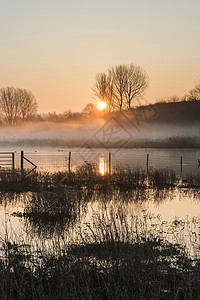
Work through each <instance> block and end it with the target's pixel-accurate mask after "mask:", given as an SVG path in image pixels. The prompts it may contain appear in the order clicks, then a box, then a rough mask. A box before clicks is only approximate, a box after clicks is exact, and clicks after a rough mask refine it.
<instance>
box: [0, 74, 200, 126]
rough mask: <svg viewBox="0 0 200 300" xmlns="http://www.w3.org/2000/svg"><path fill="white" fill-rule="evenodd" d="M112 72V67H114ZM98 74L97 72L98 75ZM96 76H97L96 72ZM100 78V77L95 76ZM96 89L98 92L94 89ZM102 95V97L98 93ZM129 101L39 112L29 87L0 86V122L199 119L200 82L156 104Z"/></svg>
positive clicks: (171, 121) (177, 121) (179, 120)
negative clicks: (129, 103)
mask: <svg viewBox="0 0 200 300" xmlns="http://www.w3.org/2000/svg"><path fill="white" fill-rule="evenodd" d="M113 72H114V71H113ZM99 76H100V75H99ZM97 77H98V76H97ZM98 78H99V77H98ZM96 93H97V92H96ZM101 99H103V98H102V97H101ZM131 99H132V100H131V105H132V106H131V105H129V106H126V107H124V106H120V110H119V108H118V107H117V106H116V108H113V109H112V110H111V111H110V108H109V107H110V106H108V108H107V109H105V110H104V111H99V110H98V109H97V106H96V104H94V103H88V104H87V105H86V106H85V107H84V108H83V110H82V111H81V112H72V111H71V110H66V111H64V112H63V113H56V112H53V113H45V114H38V111H37V101H36V99H35V97H34V96H33V94H32V93H31V92H30V91H27V90H25V89H20V88H14V87H7V88H1V89H0V125H17V124H21V123H27V122H46V121H47V122H60V123H64V122H70V121H80V122H87V121H88V120H89V121H91V120H92V119H94V120H95V119H97V118H109V117H110V116H117V118H122V119H123V117H121V115H123V114H125V115H128V118H129V119H135V120H136V123H137V122H139V119H142V120H143V121H148V122H162V123H172V124H173V123H182V122H199V115H200V82H199V83H198V84H196V85H195V87H194V88H193V89H191V90H190V91H189V92H188V93H187V94H186V95H185V96H184V97H182V98H179V97H176V96H173V97H170V98H163V99H161V100H159V101H158V102H157V103H155V104H149V105H141V102H140V101H139V99H138V101H136V100H137V99H136V98H134V97H133V98H131Z"/></svg>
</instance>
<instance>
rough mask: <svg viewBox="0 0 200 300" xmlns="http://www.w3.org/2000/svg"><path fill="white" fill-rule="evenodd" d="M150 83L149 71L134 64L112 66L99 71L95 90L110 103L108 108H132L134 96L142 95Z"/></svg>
mask: <svg viewBox="0 0 200 300" xmlns="http://www.w3.org/2000/svg"><path fill="white" fill-rule="evenodd" d="M148 85H149V77H148V75H147V73H146V72H145V71H144V70H143V69H142V68H141V67H139V66H137V65H134V64H129V65H118V66H115V67H112V68H110V69H109V70H108V72H107V73H98V74H97V75H96V81H95V84H94V87H93V92H94V94H95V96H96V97H98V99H99V100H101V101H104V102H106V103H107V105H108V110H109V111H111V110H118V109H119V110H120V111H122V109H123V108H127V107H128V108H129V109H130V108H131V107H132V103H133V100H134V98H136V97H138V96H141V95H142V94H143V93H144V91H145V89H146V88H147V87H148Z"/></svg>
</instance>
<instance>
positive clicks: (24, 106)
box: [0, 87, 37, 125]
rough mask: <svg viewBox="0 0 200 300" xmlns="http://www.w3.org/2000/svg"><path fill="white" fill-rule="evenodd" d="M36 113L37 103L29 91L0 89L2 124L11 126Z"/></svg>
mask: <svg viewBox="0 0 200 300" xmlns="http://www.w3.org/2000/svg"><path fill="white" fill-rule="evenodd" d="M36 113H37V102H36V99H35V97H34V96H33V94H32V93H31V92H30V91H27V90H24V89H19V88H14V87H7V88H1V89H0V114H1V118H2V120H3V122H4V123H6V124H9V125H13V124H16V123H19V122H21V121H25V120H29V119H31V118H32V117H33V116H35V115H36Z"/></svg>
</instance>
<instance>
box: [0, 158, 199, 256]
mask: <svg viewBox="0 0 200 300" xmlns="http://www.w3.org/2000/svg"><path fill="white" fill-rule="evenodd" d="M103 162H104V161H103ZM103 166H104V165H103ZM103 170H104V173H103V174H105V167H104V168H103ZM0 195H1V201H0V203H1V206H0V217H1V218H2V220H4V215H5V211H6V214H7V213H8V216H10V217H9V219H10V224H11V225H12V226H13V230H14V231H15V234H16V236H18V235H19V234H18V226H19V220H20V222H21V227H23V229H24V232H25V234H27V235H28V236H31V237H32V239H33V242H34V239H37V238H39V239H40V240H41V242H42V241H44V240H47V239H48V240H49V239H53V238H56V237H61V236H64V238H65V240H67V241H69V242H70V243H72V241H73V240H72V239H74V242H75V243H77V241H78V239H80V231H79V230H81V234H82V236H83V233H84V236H85V237H84V238H85V239H86V236H88V238H89V239H90V238H91V236H90V233H91V232H92V231H93V229H94V226H95V228H96V229H95V230H97V229H98V230H100V232H99V236H98V238H100V237H101V235H102V232H103V236H104V235H105V236H106V234H107V233H105V232H104V231H101V228H102V227H101V226H104V227H105V228H107V226H109V228H112V231H111V233H112V232H114V228H115V225H116V226H118V227H116V228H117V231H116V233H117V235H118V236H120V240H121V235H122V234H123V233H124V232H125V231H124V230H125V229H126V228H124V229H123V230H122V231H121V228H122V225H123V226H125V225H126V224H127V226H128V227H129V226H131V228H132V227H133V225H134V224H135V225H137V226H139V224H140V223H141V222H142V223H141V226H143V227H144V230H145V232H147V233H148V234H151V235H153V234H155V236H160V235H162V237H163V238H166V239H168V240H170V242H180V243H181V244H182V245H185V244H187V247H188V248H190V252H193V255H194V253H195V251H197V250H195V249H196V248H194V249H193V251H191V248H192V246H191V245H195V244H196V245H198V244H199V237H200V235H199V228H200V227H199V222H200V215H199V203H200V202H199V201H200V191H198V190H192V189H190V190H189V189H163V190H156V189H134V190H132V191H129V192H127V191H124V192H120V190H117V191H115V190H112V191H111V190H110V191H109V192H108V191H107V192H105V191H102V190H101V189H97V190H87V189H82V190H79V189H68V190H67V191H65V193H64V194H62V196H60V197H57V195H56V193H51V192H48V193H30V192H29V193H21V194H15V195H11V194H9V193H4V194H3V193H1V194H0ZM11 200H12V201H11ZM13 204H14V205H13ZM13 212H19V213H15V214H14V215H13ZM14 216H15V217H14ZM124 220H126V221H127V223H124ZM133 220H136V221H134V222H133ZM111 221H112V222H111ZM119 222H120V223H119ZM118 223H119V224H118ZM88 224H89V225H88ZM120 226H121V227H120ZM88 228H89V230H88ZM132 229H133V231H134V230H135V229H134V228H132ZM141 230H142V229H141ZM3 231H4V227H2V228H1V234H2V233H3ZM77 232H78V233H77Z"/></svg>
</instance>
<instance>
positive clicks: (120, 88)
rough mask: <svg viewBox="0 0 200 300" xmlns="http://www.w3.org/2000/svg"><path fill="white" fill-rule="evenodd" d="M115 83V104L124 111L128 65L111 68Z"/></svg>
mask: <svg viewBox="0 0 200 300" xmlns="http://www.w3.org/2000/svg"><path fill="white" fill-rule="evenodd" d="M109 72H110V74H111V78H112V83H113V91H114V99H115V101H114V106H115V108H116V107H117V108H119V110H120V111H122V107H123V103H124V96H125V91H126V86H127V76H128V70H127V67H126V65H119V66H116V67H114V68H112V69H110V70H109Z"/></svg>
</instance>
